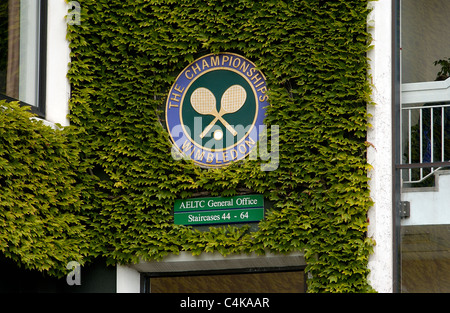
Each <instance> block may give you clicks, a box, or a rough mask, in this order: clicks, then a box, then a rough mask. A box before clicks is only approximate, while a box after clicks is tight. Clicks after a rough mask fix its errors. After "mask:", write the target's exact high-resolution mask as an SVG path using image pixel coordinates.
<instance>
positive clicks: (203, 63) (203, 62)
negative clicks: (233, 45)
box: [202, 59, 209, 70]
mask: <svg viewBox="0 0 450 313" xmlns="http://www.w3.org/2000/svg"><path fill="white" fill-rule="evenodd" d="M202 67H203V70H204V69H205V67H207V68H209V65H208V62H206V60H205V59H203V61H202Z"/></svg>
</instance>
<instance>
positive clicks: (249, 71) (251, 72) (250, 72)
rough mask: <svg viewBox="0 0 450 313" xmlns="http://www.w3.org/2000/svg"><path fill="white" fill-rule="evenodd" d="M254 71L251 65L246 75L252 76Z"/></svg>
mask: <svg viewBox="0 0 450 313" xmlns="http://www.w3.org/2000/svg"><path fill="white" fill-rule="evenodd" d="M255 71H256V69H255V68H254V67H252V68H251V69H249V70H248V72H247V76H248V77H252V76H253V73H254V72H255Z"/></svg>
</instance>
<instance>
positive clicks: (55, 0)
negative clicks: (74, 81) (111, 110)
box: [45, 0, 70, 126]
mask: <svg viewBox="0 0 450 313" xmlns="http://www.w3.org/2000/svg"><path fill="white" fill-rule="evenodd" d="M68 11H69V6H68V4H67V3H66V1H65V0H50V1H48V26H47V91H46V93H47V99H46V108H45V118H46V120H47V121H50V122H53V123H60V124H61V125H62V126H67V125H69V120H68V119H67V114H68V113H69V97H70V85H69V81H68V79H67V72H68V69H69V62H70V49H69V42H68V41H67V40H66V33H67V24H66V20H65V16H66V15H67V14H68Z"/></svg>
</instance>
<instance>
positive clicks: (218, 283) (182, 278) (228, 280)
mask: <svg viewBox="0 0 450 313" xmlns="http://www.w3.org/2000/svg"><path fill="white" fill-rule="evenodd" d="M305 291H306V278H305V272H304V270H303V269H285V268H284V269H269V270H261V269H258V270H251V269H247V270H245V271H242V272H194V273H192V272H191V273H182V274H180V273H164V274H163V273H158V274H155V275H152V274H148V273H147V274H143V292H146V293H304V292H305Z"/></svg>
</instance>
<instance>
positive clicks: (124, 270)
mask: <svg viewBox="0 0 450 313" xmlns="http://www.w3.org/2000/svg"><path fill="white" fill-rule="evenodd" d="M116 275H117V276H116V279H117V280H116V292H117V293H139V292H140V289H141V274H140V273H139V272H138V271H137V270H135V269H133V268H130V267H128V266H124V265H117V274H116Z"/></svg>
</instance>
